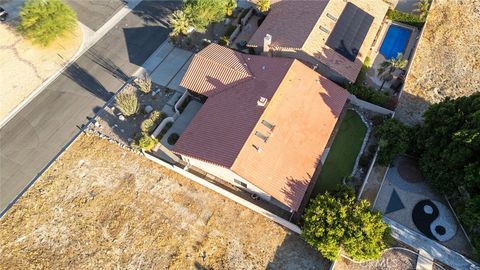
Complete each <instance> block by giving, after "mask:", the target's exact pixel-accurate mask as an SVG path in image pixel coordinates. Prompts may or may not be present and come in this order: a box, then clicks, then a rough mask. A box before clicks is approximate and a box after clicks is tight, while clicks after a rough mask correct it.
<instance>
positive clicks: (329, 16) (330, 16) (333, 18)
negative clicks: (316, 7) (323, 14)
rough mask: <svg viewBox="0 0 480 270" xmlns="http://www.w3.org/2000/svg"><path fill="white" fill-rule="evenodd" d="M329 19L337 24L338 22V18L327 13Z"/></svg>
mask: <svg viewBox="0 0 480 270" xmlns="http://www.w3.org/2000/svg"><path fill="white" fill-rule="evenodd" d="M327 17H328V18H330V19H332V20H333V21H335V22H336V21H337V18H336V17H335V16H333V15H332V14H330V13H327Z"/></svg>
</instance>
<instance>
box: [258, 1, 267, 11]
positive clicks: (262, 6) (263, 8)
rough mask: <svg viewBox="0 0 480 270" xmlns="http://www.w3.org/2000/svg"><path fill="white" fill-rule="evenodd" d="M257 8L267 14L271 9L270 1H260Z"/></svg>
mask: <svg viewBox="0 0 480 270" xmlns="http://www.w3.org/2000/svg"><path fill="white" fill-rule="evenodd" d="M257 8H258V10H260V12H264V13H265V12H267V11H268V10H269V9H270V0H258V1H257Z"/></svg>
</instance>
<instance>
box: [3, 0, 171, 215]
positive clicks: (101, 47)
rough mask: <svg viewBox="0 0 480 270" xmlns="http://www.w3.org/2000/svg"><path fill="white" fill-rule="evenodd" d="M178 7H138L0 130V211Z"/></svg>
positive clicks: (134, 65) (159, 36)
mask: <svg viewBox="0 0 480 270" xmlns="http://www.w3.org/2000/svg"><path fill="white" fill-rule="evenodd" d="M178 4H179V2H175V3H174V2H166V1H143V2H141V3H140V4H139V5H138V6H137V7H136V8H135V9H134V10H133V11H132V12H130V13H129V14H128V15H127V16H125V17H124V18H123V19H122V21H120V22H119V23H118V24H117V25H116V26H115V27H114V28H112V29H111V30H110V32H108V33H107V34H106V35H105V36H104V37H103V38H102V39H101V40H100V41H98V42H97V43H96V44H95V45H94V46H93V47H92V48H90V49H89V50H88V51H87V52H85V53H84V54H83V55H82V56H81V57H80V58H79V59H78V60H77V61H76V62H75V63H73V64H72V65H71V66H70V67H69V68H68V69H67V70H65V72H63V73H62V75H60V76H59V77H58V78H57V79H56V80H55V81H54V82H52V83H51V84H50V85H49V86H48V87H47V88H46V89H45V90H43V92H42V93H40V94H39V95H38V96H37V97H36V98H34V99H33V100H32V101H31V102H30V103H29V104H28V105H27V106H25V107H24V108H23V109H22V110H21V111H20V112H18V113H17V114H16V115H15V116H14V117H13V118H12V119H11V120H10V121H9V122H8V123H7V124H5V125H4V126H3V127H2V128H1V129H0V211H3V210H4V209H6V208H7V207H8V204H9V203H10V202H11V201H12V200H14V199H15V198H16V196H17V195H18V194H19V193H20V192H21V191H22V190H23V189H24V188H25V187H26V186H27V185H28V183H30V182H31V180H32V179H34V178H35V177H36V176H37V174H38V173H40V172H41V171H42V170H43V169H44V168H45V166H46V165H47V164H48V162H49V161H50V160H51V159H52V158H54V157H55V156H56V155H57V154H58V153H59V151H60V150H61V149H62V148H63V147H64V146H65V144H66V143H68V142H69V141H70V140H71V138H72V137H73V136H74V135H75V134H76V133H77V132H78V131H79V127H81V126H82V125H83V124H85V123H87V122H88V119H87V117H91V116H93V115H94V113H95V112H96V110H98V109H99V108H100V107H102V106H103V105H104V104H105V102H106V101H107V100H108V99H109V98H110V97H111V96H112V94H113V93H114V92H115V91H116V90H117V89H119V87H121V86H122V85H123V83H124V81H125V80H127V79H128V77H129V76H130V75H131V74H133V73H134V72H135V71H136V70H137V69H138V67H139V66H141V65H142V64H143V63H144V62H145V60H146V59H147V58H148V57H149V56H150V55H151V54H152V53H153V52H154V51H155V50H156V49H157V47H158V46H159V45H160V44H161V43H162V42H163V41H164V40H166V39H167V37H168V32H169V29H168V27H167V24H166V20H167V16H168V15H169V14H170V13H171V11H172V10H173V9H174V8H175V6H177V5H178ZM92 8H95V6H92ZM106 10H109V9H106ZM77 12H78V11H77ZM82 12H83V13H84V12H86V11H82ZM82 12H79V19H80V20H81V21H82V20H88V16H84V15H82ZM106 16H109V15H108V14H107V15H106ZM110 16H111V14H110ZM94 19H95V20H96V22H97V21H98V18H94ZM107 20H108V18H107ZM82 23H84V24H86V25H88V22H84V21H82Z"/></svg>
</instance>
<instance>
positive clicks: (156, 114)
mask: <svg viewBox="0 0 480 270" xmlns="http://www.w3.org/2000/svg"><path fill="white" fill-rule="evenodd" d="M149 118H150V119H152V121H153V122H156V123H158V122H160V121H162V120H163V119H164V118H165V113H164V112H160V111H153V112H151V113H150V117H149Z"/></svg>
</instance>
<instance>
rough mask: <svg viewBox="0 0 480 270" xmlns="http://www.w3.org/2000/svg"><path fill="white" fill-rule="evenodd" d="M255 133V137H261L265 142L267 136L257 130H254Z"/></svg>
mask: <svg viewBox="0 0 480 270" xmlns="http://www.w3.org/2000/svg"><path fill="white" fill-rule="evenodd" d="M255 135H256V136H257V137H259V138H260V139H262V140H263V141H264V142H267V140H268V137H267V136H265V135H263V134H262V133H261V132H259V131H255Z"/></svg>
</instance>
